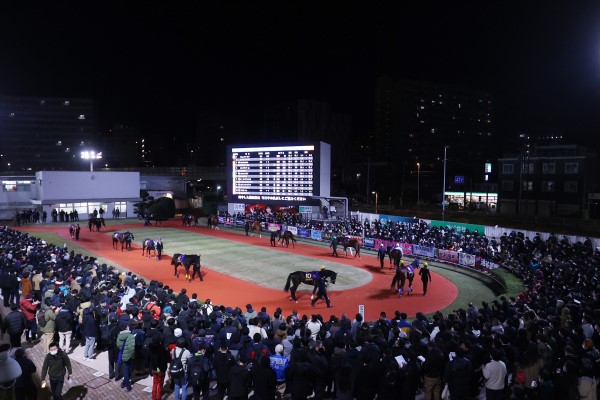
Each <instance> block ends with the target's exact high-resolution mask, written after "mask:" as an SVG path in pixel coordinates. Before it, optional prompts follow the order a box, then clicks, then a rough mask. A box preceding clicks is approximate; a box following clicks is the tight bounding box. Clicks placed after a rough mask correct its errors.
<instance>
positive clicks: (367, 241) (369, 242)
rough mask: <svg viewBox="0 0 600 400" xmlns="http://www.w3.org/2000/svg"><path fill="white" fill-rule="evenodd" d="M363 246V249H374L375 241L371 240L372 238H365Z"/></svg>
mask: <svg viewBox="0 0 600 400" xmlns="http://www.w3.org/2000/svg"><path fill="white" fill-rule="evenodd" d="M364 246H365V247H370V248H373V247H375V239H373V238H365V243H364Z"/></svg>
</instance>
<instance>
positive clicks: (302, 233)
mask: <svg viewBox="0 0 600 400" xmlns="http://www.w3.org/2000/svg"><path fill="white" fill-rule="evenodd" d="M298 236H300V237H304V238H309V237H310V229H308V228H298Z"/></svg>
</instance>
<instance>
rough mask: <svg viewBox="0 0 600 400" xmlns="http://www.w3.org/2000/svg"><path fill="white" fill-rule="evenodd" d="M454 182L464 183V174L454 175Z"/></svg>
mask: <svg viewBox="0 0 600 400" xmlns="http://www.w3.org/2000/svg"><path fill="white" fill-rule="evenodd" d="M454 183H455V184H457V185H462V184H463V183H465V177H464V175H456V176H454Z"/></svg>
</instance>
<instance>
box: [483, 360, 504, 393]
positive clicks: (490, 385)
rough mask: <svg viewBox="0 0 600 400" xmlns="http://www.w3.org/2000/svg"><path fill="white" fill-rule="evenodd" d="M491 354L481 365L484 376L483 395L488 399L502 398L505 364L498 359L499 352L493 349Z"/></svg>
mask: <svg viewBox="0 0 600 400" xmlns="http://www.w3.org/2000/svg"><path fill="white" fill-rule="evenodd" d="M491 356H492V359H491V360H490V361H489V362H488V363H487V364H485V365H482V366H481V370H482V372H483V377H484V378H485V396H486V399H488V400H502V398H503V393H504V381H505V378H506V365H505V364H504V362H503V361H500V353H499V352H498V351H497V350H493V351H492V353H491Z"/></svg>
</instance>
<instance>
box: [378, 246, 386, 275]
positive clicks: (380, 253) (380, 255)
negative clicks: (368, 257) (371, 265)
mask: <svg viewBox="0 0 600 400" xmlns="http://www.w3.org/2000/svg"><path fill="white" fill-rule="evenodd" d="M386 253H387V251H386V248H385V246H384V245H383V243H379V249H378V250H377V258H379V265H380V266H381V269H383V263H384V262H385V255H386Z"/></svg>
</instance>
